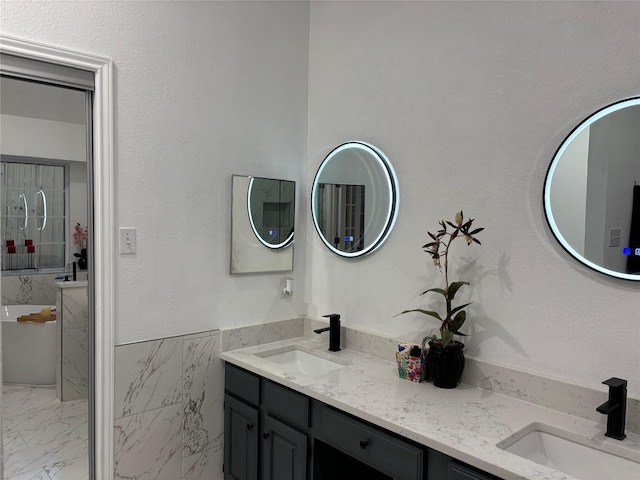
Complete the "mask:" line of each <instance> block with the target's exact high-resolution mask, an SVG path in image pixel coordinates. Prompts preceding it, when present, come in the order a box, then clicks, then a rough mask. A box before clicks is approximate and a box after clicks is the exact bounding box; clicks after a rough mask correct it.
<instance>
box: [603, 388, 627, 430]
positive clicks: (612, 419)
mask: <svg viewBox="0 0 640 480" xmlns="http://www.w3.org/2000/svg"><path fill="white" fill-rule="evenodd" d="M602 383H603V384H605V385H608V386H609V400H607V401H606V402H604V403H603V404H602V405H600V406H599V407H598V408H596V410H597V411H598V412H600V413H602V414H604V415H607V433H605V436H607V437H611V438H615V439H616V440H623V439H624V438H625V437H626V435H625V433H624V423H625V417H626V414H627V381H626V380H623V379H621V378H615V377H613V378H610V379H609V380H605V381H604V382H602Z"/></svg>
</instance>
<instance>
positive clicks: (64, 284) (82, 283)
mask: <svg viewBox="0 0 640 480" xmlns="http://www.w3.org/2000/svg"><path fill="white" fill-rule="evenodd" d="M53 283H54V284H55V286H56V287H57V288H86V287H87V286H89V282H88V281H87V280H76V281H75V282H74V281H73V280H69V281H66V282H65V281H64V280H60V281H59V282H53Z"/></svg>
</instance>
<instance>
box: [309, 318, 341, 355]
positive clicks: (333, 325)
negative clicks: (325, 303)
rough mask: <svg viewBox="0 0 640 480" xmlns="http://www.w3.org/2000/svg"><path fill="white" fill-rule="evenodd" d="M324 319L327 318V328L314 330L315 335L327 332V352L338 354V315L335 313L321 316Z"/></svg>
mask: <svg viewBox="0 0 640 480" xmlns="http://www.w3.org/2000/svg"><path fill="white" fill-rule="evenodd" d="M323 316H324V317H329V326H328V327H326V328H319V329H318V330H314V332H315V333H322V332H326V331H329V351H330V352H339V351H340V315H338V314H337V313H332V314H330V315H323Z"/></svg>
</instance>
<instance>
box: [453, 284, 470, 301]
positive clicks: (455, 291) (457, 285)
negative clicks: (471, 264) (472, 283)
mask: <svg viewBox="0 0 640 480" xmlns="http://www.w3.org/2000/svg"><path fill="white" fill-rule="evenodd" d="M463 285H469V282H451V284H450V285H449V300H453V298H454V297H455V296H456V293H457V292H458V290H460V287H462V286H463Z"/></svg>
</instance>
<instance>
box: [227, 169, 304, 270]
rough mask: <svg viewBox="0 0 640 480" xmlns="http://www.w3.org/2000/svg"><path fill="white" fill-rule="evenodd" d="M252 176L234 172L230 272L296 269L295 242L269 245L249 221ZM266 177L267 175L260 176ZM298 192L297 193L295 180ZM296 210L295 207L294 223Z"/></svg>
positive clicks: (232, 181)
mask: <svg viewBox="0 0 640 480" xmlns="http://www.w3.org/2000/svg"><path fill="white" fill-rule="evenodd" d="M252 178H254V177H253V176H251V175H238V174H233V175H231V230H230V237H231V238H230V240H231V242H230V246H229V247H230V258H229V264H230V265H229V273H230V274H231V275H247V274H262V273H277V272H290V271H293V247H294V243H295V242H293V241H291V242H289V244H287V245H286V246H284V247H282V248H266V247H265V245H264V242H261V241H260V239H259V237H258V235H256V232H255V231H254V227H253V226H252V225H251V221H250V220H249V204H248V202H249V184H250V182H251V179H252ZM259 178H264V177H259ZM293 183H294V194H295V195H297V192H295V181H293ZM295 219H296V213H295V207H294V225H295Z"/></svg>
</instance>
